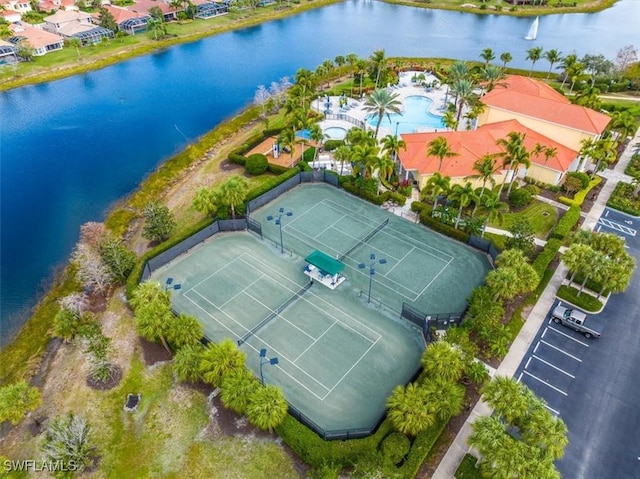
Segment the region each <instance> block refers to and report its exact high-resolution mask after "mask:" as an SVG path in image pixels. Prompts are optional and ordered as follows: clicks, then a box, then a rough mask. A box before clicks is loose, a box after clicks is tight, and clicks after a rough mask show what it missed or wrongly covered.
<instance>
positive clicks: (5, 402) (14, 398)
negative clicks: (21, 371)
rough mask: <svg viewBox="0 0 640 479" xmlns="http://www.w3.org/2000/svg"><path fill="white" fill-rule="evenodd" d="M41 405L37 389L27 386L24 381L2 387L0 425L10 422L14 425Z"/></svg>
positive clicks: (0, 394) (0, 390)
mask: <svg viewBox="0 0 640 479" xmlns="http://www.w3.org/2000/svg"><path fill="white" fill-rule="evenodd" d="M41 403H42V398H41V397H40V391H38V388H35V387H32V386H29V384H28V383H27V382H26V381H20V382H17V383H14V384H8V385H6V386H3V387H2V388H0V423H3V422H4V421H11V424H13V425H16V424H18V423H19V422H20V421H21V420H22V418H24V417H25V416H26V415H27V414H28V413H29V412H30V411H34V410H36V409H38V407H40V404H41Z"/></svg>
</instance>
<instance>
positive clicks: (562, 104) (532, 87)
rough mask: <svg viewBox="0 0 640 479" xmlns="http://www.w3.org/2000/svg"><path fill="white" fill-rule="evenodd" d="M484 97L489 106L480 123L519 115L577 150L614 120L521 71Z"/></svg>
mask: <svg viewBox="0 0 640 479" xmlns="http://www.w3.org/2000/svg"><path fill="white" fill-rule="evenodd" d="M480 101H481V102H482V103H483V104H484V105H485V110H484V112H482V114H481V115H480V116H479V117H478V124H479V125H485V124H489V123H495V122H499V121H504V120H510V119H516V120H518V121H519V122H520V123H522V124H523V125H525V126H527V127H529V128H531V129H532V130H535V131H537V132H539V133H541V134H543V135H545V136H548V137H549V138H552V139H554V140H555V141H557V142H558V143H561V144H563V145H565V146H566V147H568V148H571V149H574V150H580V147H581V142H582V141H583V140H584V139H587V138H590V139H597V138H599V137H600V135H602V133H603V132H604V130H605V129H606V127H607V125H608V124H609V122H610V121H611V117H610V116H609V115H606V114H604V113H600V112H597V111H595V110H592V109H590V108H586V107H584V106H580V105H574V104H572V103H571V102H570V101H569V99H568V98H566V97H565V96H564V95H562V94H561V93H558V92H557V91H555V90H554V89H553V88H551V87H550V86H549V85H547V84H546V83H544V82H541V81H538V80H534V79H533V78H529V77H524V76H518V75H508V76H507V77H506V79H505V80H503V81H501V82H500V84H499V85H498V86H496V88H494V89H493V90H492V91H490V92H489V93H487V94H486V95H484V96H483V97H482V98H481V99H480Z"/></svg>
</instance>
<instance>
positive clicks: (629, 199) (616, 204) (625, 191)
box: [607, 181, 640, 216]
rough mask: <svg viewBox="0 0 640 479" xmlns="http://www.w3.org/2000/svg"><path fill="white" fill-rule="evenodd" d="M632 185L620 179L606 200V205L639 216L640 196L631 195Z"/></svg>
mask: <svg viewBox="0 0 640 479" xmlns="http://www.w3.org/2000/svg"><path fill="white" fill-rule="evenodd" d="M633 190H634V187H633V186H632V185H630V184H629V183H625V182H623V181H620V182H619V183H618V184H617V185H616V187H615V189H614V190H613V193H611V196H610V197H609V201H607V206H608V207H610V208H613V209H616V210H619V211H622V212H624V213H628V214H630V215H633V216H640V196H638V197H634V196H633Z"/></svg>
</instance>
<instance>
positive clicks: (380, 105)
mask: <svg viewBox="0 0 640 479" xmlns="http://www.w3.org/2000/svg"><path fill="white" fill-rule="evenodd" d="M399 97H400V95H398V94H397V93H389V92H388V91H387V90H384V89H377V90H374V91H373V92H372V93H371V95H369V97H368V98H367V99H366V101H365V103H364V110H365V111H367V112H370V113H373V114H374V115H376V116H377V117H378V122H377V123H376V131H375V133H374V135H373V137H374V138H376V139H377V138H378V130H379V129H380V123H381V122H382V118H383V117H384V116H385V115H387V118H388V119H389V123H391V113H398V114H400V113H401V112H402V110H401V105H402V103H401V102H400V100H398V98H399Z"/></svg>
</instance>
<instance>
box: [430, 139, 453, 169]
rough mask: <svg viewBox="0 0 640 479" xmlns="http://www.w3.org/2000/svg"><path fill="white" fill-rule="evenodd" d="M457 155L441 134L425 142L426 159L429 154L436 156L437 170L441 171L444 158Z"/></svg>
mask: <svg viewBox="0 0 640 479" xmlns="http://www.w3.org/2000/svg"><path fill="white" fill-rule="evenodd" d="M458 155H459V154H458V153H456V152H455V151H454V150H452V149H451V145H449V142H448V141H447V139H446V138H444V137H443V136H439V137H437V138H435V139H433V140H431V141H430V142H429V143H428V144H427V159H428V158H429V157H430V156H435V157H436V158H438V172H440V171H442V162H443V161H444V159H445V158H453V157H454V156H458Z"/></svg>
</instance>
